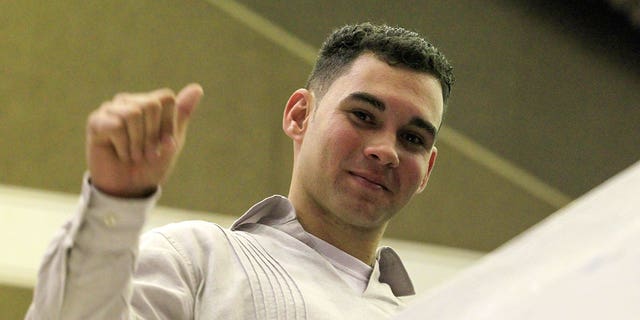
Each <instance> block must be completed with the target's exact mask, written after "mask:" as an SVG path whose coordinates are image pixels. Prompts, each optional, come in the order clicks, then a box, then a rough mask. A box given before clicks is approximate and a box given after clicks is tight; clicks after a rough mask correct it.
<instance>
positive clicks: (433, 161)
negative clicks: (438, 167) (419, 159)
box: [416, 146, 438, 193]
mask: <svg viewBox="0 0 640 320" xmlns="http://www.w3.org/2000/svg"><path fill="white" fill-rule="evenodd" d="M437 157H438V148H436V146H433V148H432V149H431V154H429V166H428V167H427V172H426V173H425V175H424V177H422V182H420V187H419V188H418V191H416V193H420V192H422V191H424V188H426V187H427V182H428V181H429V176H431V171H432V170H433V166H434V165H435V164H436V158H437Z"/></svg>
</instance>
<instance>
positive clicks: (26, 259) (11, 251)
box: [0, 185, 482, 292]
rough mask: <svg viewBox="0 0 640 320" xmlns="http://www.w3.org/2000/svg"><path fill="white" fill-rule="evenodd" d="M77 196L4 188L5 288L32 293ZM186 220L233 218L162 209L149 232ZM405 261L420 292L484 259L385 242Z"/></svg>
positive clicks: (0, 214)
mask: <svg viewBox="0 0 640 320" xmlns="http://www.w3.org/2000/svg"><path fill="white" fill-rule="evenodd" d="M77 199H78V196H76V195H72V194H63V193H55V192H48V191H40V190H33V189H26V188H20V187H14V186H3V185H0V248H1V249H0V252H2V254H1V255H0V283H3V284H8V285H14V286H21V287H33V285H34V284H35V281H36V277H37V271H38V266H39V264H40V260H41V258H42V255H43V253H44V251H45V249H46V247H47V244H48V243H49V240H50V239H51V237H52V236H53V234H54V233H55V232H56V230H57V229H58V228H59V227H60V226H61V225H62V224H63V223H64V221H66V220H67V219H68V218H69V217H70V216H71V215H72V214H73V213H74V212H75V208H76V202H77ZM181 220H207V221H212V222H215V223H218V224H220V225H222V226H229V225H231V223H232V222H233V221H234V218H233V217H230V216H226V215H221V214H210V213H201V212H193V211H186V210H180V209H173V208H166V207H159V208H157V209H156V210H155V212H154V213H153V214H152V215H151V216H150V219H149V221H148V222H147V224H146V227H145V229H150V228H153V227H157V226H161V225H165V224H167V223H170V222H175V221H181ZM384 244H386V245H390V246H392V247H393V248H394V249H396V251H398V253H399V254H400V256H401V257H402V258H403V261H404V262H405V264H406V266H407V269H408V271H409V274H411V276H412V279H413V281H414V285H415V287H416V291H417V292H424V291H425V290H427V289H428V288H431V287H433V286H435V285H437V284H439V283H441V282H442V281H444V280H446V279H448V278H450V277H451V276H453V275H454V274H456V273H457V272H458V271H460V270H461V269H463V268H465V267H466V266H468V265H470V264H471V263H472V262H474V261H476V260H477V259H478V258H480V257H481V256H482V253H479V252H473V251H466V250H460V249H453V248H446V247H441V246H435V245H425V244H420V243H415V242H408V241H401V240H393V239H385V240H384Z"/></svg>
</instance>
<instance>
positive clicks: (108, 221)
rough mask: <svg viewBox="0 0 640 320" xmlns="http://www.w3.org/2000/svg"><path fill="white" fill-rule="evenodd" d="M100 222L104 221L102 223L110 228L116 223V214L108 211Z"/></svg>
mask: <svg viewBox="0 0 640 320" xmlns="http://www.w3.org/2000/svg"><path fill="white" fill-rule="evenodd" d="M102 222H104V225H105V226H107V227H109V228H112V227H114V226H115V225H116V222H118V221H117V219H116V215H115V214H114V213H113V212H109V213H108V214H107V215H106V216H105V217H104V218H103V219H102Z"/></svg>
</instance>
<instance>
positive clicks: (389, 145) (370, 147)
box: [364, 135, 400, 168]
mask: <svg viewBox="0 0 640 320" xmlns="http://www.w3.org/2000/svg"><path fill="white" fill-rule="evenodd" d="M364 154H365V156H366V157H367V158H368V159H371V160H374V161H376V162H378V163H379V164H380V165H383V166H387V167H391V168H395V167H397V166H398V165H399V164H400V158H399V157H398V152H397V150H396V137H395V135H393V136H390V135H389V136H378V137H375V138H373V139H371V140H370V141H369V143H368V144H367V145H366V146H365V148H364Z"/></svg>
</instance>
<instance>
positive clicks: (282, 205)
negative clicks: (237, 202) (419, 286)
mask: <svg viewBox="0 0 640 320" xmlns="http://www.w3.org/2000/svg"><path fill="white" fill-rule="evenodd" d="M247 224H262V225H266V226H271V227H276V228H278V229H280V230H281V231H284V232H286V233H288V234H289V235H291V236H292V237H294V238H296V239H298V240H299V241H301V242H303V243H305V244H307V245H308V246H310V247H313V245H312V243H313V240H312V239H311V237H310V236H309V233H307V232H306V231H304V229H303V228H302V225H300V223H299V222H298V221H297V219H296V212H295V209H294V207H293V204H291V202H290V201H289V199H287V198H286V197H284V196H281V195H274V196H271V197H269V198H266V199H264V200H262V201H260V202H258V203H256V204H255V205H253V206H252V207H251V208H250V209H249V210H248V211H247V212H246V213H245V214H243V215H242V216H241V217H240V218H238V220H236V221H235V222H234V223H233V224H232V225H231V230H238V229H239V228H241V227H242V226H243V225H247ZM285 224H286V225H287V227H286V228H280V227H281V226H283V225H285ZM376 264H377V267H378V269H379V272H380V275H379V277H378V281H380V282H382V283H386V284H387V285H389V287H390V288H391V291H392V292H393V294H394V295H395V296H397V297H401V296H408V295H414V294H415V290H414V288H413V283H412V282H411V279H410V278H409V274H408V273H407V270H406V269H405V267H404V265H403V264H402V260H400V256H398V254H397V253H396V252H395V251H394V250H393V249H391V248H390V247H380V248H378V251H377V253H376ZM375 274H377V272H375Z"/></svg>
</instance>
